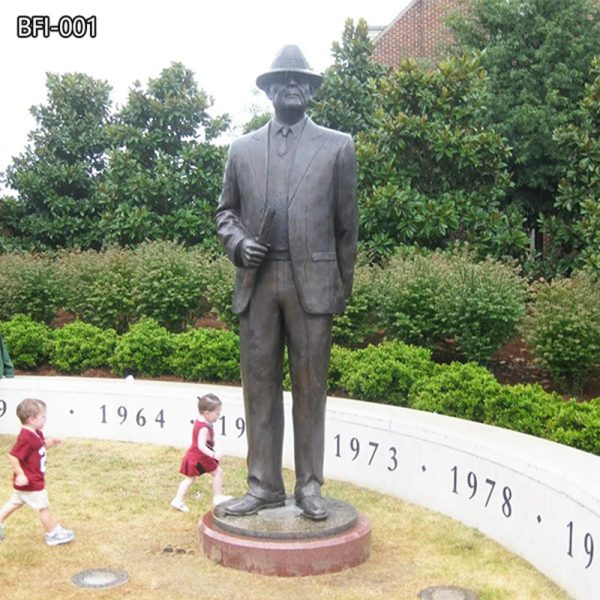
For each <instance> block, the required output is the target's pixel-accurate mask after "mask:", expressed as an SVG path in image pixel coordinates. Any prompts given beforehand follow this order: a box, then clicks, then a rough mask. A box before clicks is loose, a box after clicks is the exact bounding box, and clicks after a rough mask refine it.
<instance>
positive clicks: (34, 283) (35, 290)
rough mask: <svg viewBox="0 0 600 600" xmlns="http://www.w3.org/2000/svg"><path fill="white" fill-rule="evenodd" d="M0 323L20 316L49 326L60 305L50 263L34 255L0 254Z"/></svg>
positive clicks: (54, 273)
mask: <svg viewBox="0 0 600 600" xmlns="http://www.w3.org/2000/svg"><path fill="white" fill-rule="evenodd" d="M0 290H1V292H0V320H7V319H10V318H11V317H12V316H14V315H16V314H18V313H22V314H26V315H28V316H30V317H31V318H32V319H35V320H36V321H43V322H44V323H50V322H51V321H52V319H53V318H54V315H55V313H56V310H57V308H59V307H60V306H61V305H62V299H63V296H62V293H63V291H64V290H63V289H61V286H60V285H59V281H58V276H57V272H56V269H55V267H54V263H53V261H52V260H51V259H50V258H49V257H48V256H41V255H38V254H31V253H30V254H25V253H23V254H21V253H12V254H0Z"/></svg>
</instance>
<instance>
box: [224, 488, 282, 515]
mask: <svg viewBox="0 0 600 600" xmlns="http://www.w3.org/2000/svg"><path fill="white" fill-rule="evenodd" d="M284 505H285V498H284V499H282V500H264V499H263V498H257V497H256V496H251V495H250V494H246V495H245V496H242V497H241V498H240V499H239V500H236V501H235V502H232V503H231V504H228V505H227V506H225V507H224V509H223V510H224V511H225V514H226V515H229V516H231V517H241V516H244V515H255V514H256V513H257V512H258V511H259V510H263V509H264V508H277V507H278V506H284Z"/></svg>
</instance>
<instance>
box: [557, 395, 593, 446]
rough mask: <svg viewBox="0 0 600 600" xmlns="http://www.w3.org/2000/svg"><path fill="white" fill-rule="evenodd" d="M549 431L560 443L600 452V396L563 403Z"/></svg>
mask: <svg viewBox="0 0 600 600" xmlns="http://www.w3.org/2000/svg"><path fill="white" fill-rule="evenodd" d="M548 432H549V437H550V439H551V440H553V441H555V442H558V443H559V444H566V445H567V446H574V447H575V448H579V449H580V450H585V451H586V452H592V453H593V454H600V398H595V399H594V400H591V401H590V402H586V403H580V402H577V401H575V400H570V401H568V402H565V403H563V404H562V405H560V406H559V408H558V410H557V413H556V416H555V417H554V418H553V419H552V420H551V421H550V422H549V423H548Z"/></svg>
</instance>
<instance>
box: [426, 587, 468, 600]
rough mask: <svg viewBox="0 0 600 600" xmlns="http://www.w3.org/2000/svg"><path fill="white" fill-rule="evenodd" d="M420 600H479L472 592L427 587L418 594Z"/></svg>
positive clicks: (452, 588) (461, 589)
mask: <svg viewBox="0 0 600 600" xmlns="http://www.w3.org/2000/svg"><path fill="white" fill-rule="evenodd" d="M419 598H420V600H479V596H478V595H477V594H476V593H475V592H474V591H472V590H466V589H465V588H460V587H456V586H453V585H449V586H444V585H440V586H434V587H429V588H427V589H425V590H421V591H420V592H419Z"/></svg>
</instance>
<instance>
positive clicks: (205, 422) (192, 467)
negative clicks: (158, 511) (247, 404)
mask: <svg viewBox="0 0 600 600" xmlns="http://www.w3.org/2000/svg"><path fill="white" fill-rule="evenodd" d="M221 406H222V404H221V400H219V398H217V396H215V395H214V394H205V395H204V396H200V397H199V398H198V412H199V413H200V417H199V418H198V419H196V422H195V423H194V429H193V431H192V445H191V446H190V447H189V448H188V450H187V452H186V453H185V456H184V457H183V461H182V463H181V468H180V470H179V472H180V473H181V474H182V475H184V479H183V481H182V482H181V483H180V484H179V489H178V490H177V494H176V496H175V498H173V500H172V501H171V506H172V507H173V508H176V509H177V510H180V511H182V512H188V511H189V510H190V509H189V508H188V506H187V505H186V503H185V496H186V494H187V493H188V491H189V489H190V487H191V486H192V484H193V483H194V481H195V480H196V477H199V476H200V475H203V474H204V473H208V474H209V475H212V476H213V504H214V505H215V506H216V505H217V504H220V503H221V502H225V501H226V500H230V499H231V496H224V495H223V469H222V468H221V467H220V465H219V459H220V458H221V457H220V455H219V454H218V453H217V452H216V451H215V435H214V429H213V425H214V423H216V422H217V421H218V419H219V417H220V416H221Z"/></svg>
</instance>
